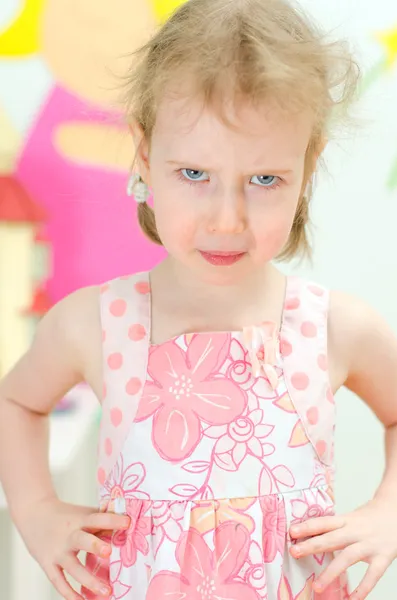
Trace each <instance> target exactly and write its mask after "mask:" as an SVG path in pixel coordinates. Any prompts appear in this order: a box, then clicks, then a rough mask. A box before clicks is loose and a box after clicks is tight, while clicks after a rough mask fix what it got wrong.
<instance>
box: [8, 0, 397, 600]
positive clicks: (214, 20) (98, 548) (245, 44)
mask: <svg viewBox="0 0 397 600" xmlns="http://www.w3.org/2000/svg"><path fill="white" fill-rule="evenodd" d="M356 79H357V78H356V70H355V68H354V66H353V63H352V61H351V59H350V58H349V57H348V56H346V55H345V54H343V52H341V51H340V47H339V46H337V45H335V44H326V43H325V42H324V41H323V39H322V38H321V35H320V33H319V32H318V31H317V30H316V29H315V28H314V26H312V25H310V23H309V22H308V20H307V19H306V18H305V17H303V16H302V15H300V13H299V12H298V11H297V10H296V9H294V8H292V7H291V6H290V5H289V4H288V3H287V2H286V1H285V0H267V1H266V2H264V1H263V0H190V2H188V3H187V4H185V5H183V6H182V7H181V8H180V9H179V10H178V11H177V12H176V13H175V14H174V15H173V16H172V17H171V18H170V19H169V21H168V22H167V23H166V24H165V25H164V26H163V27H162V29H161V30H160V31H159V32H158V33H157V35H156V36H155V37H154V38H153V39H152V40H151V41H150V42H149V43H148V45H147V46H146V47H145V48H144V49H143V50H142V51H141V53H140V60H139V61H137V62H136V63H135V64H134V69H133V70H132V72H131V75H130V87H129V90H128V93H129V99H130V103H129V110H130V115H131V129H132V133H133V137H134V142H135V145H136V148H137V162H136V167H137V171H139V176H137V175H134V176H133V177H132V179H131V181H130V184H129V189H130V191H132V192H133V193H134V195H135V198H136V200H137V201H138V203H139V207H138V214H139V220H140V223H141V225H142V227H143V229H144V231H145V232H146V233H147V235H148V236H149V237H150V238H151V239H152V240H153V241H154V242H156V243H162V244H163V245H164V247H165V248H166V249H167V251H168V254H169V256H168V257H167V258H166V260H164V262H162V263H161V264H159V265H158V266H157V267H156V268H155V269H154V270H153V271H152V272H150V273H139V274H133V275H127V276H125V277H121V278H119V279H117V280H114V281H111V282H110V283H107V284H105V285H103V286H102V287H101V288H100V289H99V288H96V287H92V288H89V289H82V290H80V291H78V292H77V293H74V294H72V295H71V296H69V297H67V298H65V299H64V300H63V301H61V302H60V303H59V304H58V305H57V306H55V308H54V309H53V310H52V311H51V312H50V313H49V314H48V316H46V318H45V319H43V321H42V323H41V325H40V327H39V328H38V331H37V335H36V339H35V341H34V344H33V346H32V348H31V349H30V350H29V352H28V353H27V354H26V355H25V356H24V357H23V358H22V359H21V361H20V362H19V364H18V365H17V366H16V367H15V368H14V370H13V371H12V372H11V373H10V374H9V375H8V376H7V377H6V379H5V380H4V381H3V382H2V385H1V389H0V395H1V403H0V410H1V414H0V444H1V445H0V472H1V479H2V482H3V485H4V488H5V491H6V494H7V497H8V500H9V504H10V509H11V513H12V516H13V518H14V520H15V523H16V525H17V526H18V528H19V530H20V532H21V534H22V536H23V537H24V539H25V541H26V544H27V546H28V548H29V550H30V552H31V553H32V555H33V556H34V557H35V558H36V560H37V561H38V562H39V563H40V564H41V565H42V567H43V569H44V570H45V572H46V573H47V575H48V577H49V578H50V579H51V581H52V582H53V584H54V586H55V587H56V589H57V590H58V592H59V593H60V594H61V596H62V597H63V598H65V599H66V600H77V599H80V598H81V597H82V596H83V597H86V598H91V599H92V598H100V597H111V598H112V599H113V600H118V599H121V598H123V599H125V600H144V599H145V600H183V599H185V600H221V599H222V600H226V599H227V600H307V599H309V598H325V599H327V600H334V599H337V600H343V599H346V598H348V597H350V596H349V592H348V589H347V583H346V578H345V574H346V570H347V569H348V568H349V567H350V566H351V565H353V564H355V563H357V562H359V561H365V562H367V563H368V565H369V567H368V571H367V573H366V575H365V577H364V579H363V581H362V582H361V583H360V585H359V586H358V588H357V590H356V591H355V592H354V593H353V595H352V597H354V598H355V599H356V600H362V599H364V598H366V597H368V595H369V594H370V592H371V591H372V589H373V588H374V586H375V585H376V583H377V582H378V580H379V579H380V577H381V576H382V575H383V573H384V572H385V570H386V569H387V568H388V566H389V565H390V564H391V562H392V561H393V560H394V559H395V557H396V556H397V536H396V531H397V516H396V512H395V509H394V508H393V507H394V505H395V502H396V500H397V484H396V476H397V401H395V399H394V392H395V389H396V387H397V369H396V365H397V342H396V340H395V339H394V337H393V336H392V334H391V332H390V330H389V328H388V327H387V325H386V324H384V323H383V321H382V320H381V319H380V317H379V316H378V315H377V314H375V313H374V312H373V311H372V310H371V309H370V308H368V307H367V306H366V305H365V304H363V303H362V302H360V301H358V300H355V299H353V298H350V297H349V296H346V295H344V294H342V293H339V292H331V293H329V292H328V291H327V290H326V289H324V288H323V287H321V286H319V285H314V284H312V283H309V282H306V281H302V280H301V279H299V278H296V277H288V278H286V277H284V275H282V273H281V272H280V271H278V270H277V269H276V268H275V267H274V266H273V265H272V260H273V259H275V258H280V257H284V258H290V257H293V256H295V255H297V254H298V253H300V252H302V251H305V250H307V249H308V242H307V238H306V225H307V222H308V204H309V200H310V190H311V182H312V179H313V175H314V172H315V169H316V163H317V161H318V159H319V157H320V155H321V153H322V151H323V149H324V146H325V140H326V139H327V137H328V136H329V125H330V121H331V119H332V118H333V116H334V112H335V107H338V108H340V107H343V106H344V105H345V104H346V103H347V101H348V100H349V99H350V97H351V92H352V91H353V90H354V87H355V83H356ZM338 90H339V92H338V95H336V92H337V91H338ZM340 92H341V93H340ZM148 188H151V190H152V191H153V198H154V201H153V202H154V210H153V209H152V208H151V207H149V205H148V203H147V199H148ZM83 380H85V381H86V382H88V383H89V384H90V385H91V386H92V388H93V389H94V390H95V392H96V394H97V395H98V398H99V399H100V401H101V402H102V409H103V412H102V415H103V416H102V427H101V435H100V444H99V467H98V480H99V484H100V504H99V506H100V509H99V510H93V509H89V508H84V507H79V506H72V505H69V504H66V503H63V502H61V500H59V499H58V498H57V496H56V494H55V492H54V488H53V484H52V482H51V478H50V474H49V468H48V462H47V437H46V426H47V417H48V414H49V413H50V411H51V409H52V408H53V406H54V405H55V403H56V401H57V400H58V398H59V397H60V396H62V394H64V392H66V390H68V389H69V388H71V387H72V386H74V385H75V384H77V383H79V382H80V381H83ZM343 385H345V386H347V387H348V388H349V389H351V390H352V391H354V392H356V393H357V394H358V395H359V396H361V397H362V398H363V400H364V401H365V402H367V403H368V405H369V406H370V407H371V409H372V410H373V411H374V412H375V414H376V415H377V416H378V418H379V419H380V420H381V421H382V423H383V424H384V426H385V430H386V449H387V466H386V471H385V475H384V478H383V481H382V483H381V485H380V487H379V489H378V490H377V493H376V496H375V498H374V499H373V500H372V501H371V502H370V503H369V504H367V505H365V506H363V507H361V508H359V509H358V510H357V511H355V512H352V513H351V514H348V515H344V516H340V517H337V516H334V499H333V492H332V489H333V479H334V467H333V461H334V458H333V455H334V444H333V434H334V426H335V414H334V408H335V405H334V394H335V392H336V391H337V390H338V389H339V388H340V387H341V386H343ZM79 551H85V552H87V553H88V559H87V564H86V566H83V565H82V564H81V562H80V561H79V560H78V558H77V554H78V552H79ZM336 552H337V554H335V553H336ZM66 575H70V576H72V577H73V578H74V579H75V580H76V581H77V582H78V583H80V584H81V585H82V592H81V595H80V594H78V593H77V592H75V591H73V589H72V587H71V586H70V585H69V583H68V582H67V578H66Z"/></svg>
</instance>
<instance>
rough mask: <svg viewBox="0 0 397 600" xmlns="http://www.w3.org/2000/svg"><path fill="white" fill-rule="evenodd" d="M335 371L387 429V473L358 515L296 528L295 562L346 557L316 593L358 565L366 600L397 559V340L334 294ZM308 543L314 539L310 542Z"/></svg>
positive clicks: (359, 595)
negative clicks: (362, 569)
mask: <svg viewBox="0 0 397 600" xmlns="http://www.w3.org/2000/svg"><path fill="white" fill-rule="evenodd" d="M328 348H329V365H330V378H331V384H332V387H333V389H334V391H336V390H337V389H338V388H339V387H340V386H341V385H345V386H346V387H347V388H349V389H350V390H351V391H352V392H354V393H356V394H357V395H358V396H360V398H362V400H364V402H366V404H367V405H368V406H369V407H370V408H371V410H372V411H373V412H374V413H375V415H376V416H377V418H378V419H379V420H380V421H381V423H382V424H383V425H384V427H385V437H386V470H385V473H384V477H383V480H382V483H381V485H380V486H379V488H378V490H377V493H376V494H375V497H374V499H373V500H372V501H371V502H369V503H368V504H366V505H364V506H361V507H360V508H358V509H357V510H355V511H354V512H352V513H349V514H346V515H341V516H335V517H322V518H319V519H311V520H309V521H307V522H305V523H302V524H300V525H298V526H293V527H292V528H291V532H290V533H291V536H292V537H293V538H296V539H297V540H298V541H299V543H298V544H297V545H295V546H293V548H292V549H291V553H292V554H293V555H294V556H295V557H299V558H303V557H305V556H307V555H309V554H319V553H323V552H336V551H340V552H339V553H338V554H337V555H336V556H335V558H334V559H333V560H332V561H331V563H330V564H329V566H328V567H327V568H326V569H325V571H324V572H323V573H322V574H321V575H320V577H319V578H318V580H317V581H316V582H315V584H314V588H315V590H316V592H318V593H321V592H323V591H325V590H326V589H327V588H328V587H329V586H330V584H331V583H332V582H333V581H334V580H335V579H336V578H337V577H339V576H340V575H341V574H342V573H343V572H345V571H346V570H347V569H348V568H349V567H351V566H352V565H354V564H356V563H358V562H360V561H364V562H366V563H368V565H369V566H368V570H367V572H366V574H365V576H364V578H363V580H362V581H361V583H360V584H359V586H358V587H357V589H356V590H354V593H353V595H352V596H350V597H354V598H355V599H356V600H364V598H367V597H368V594H370V592H371V591H372V590H373V588H374V587H375V585H376V584H377V582H378V581H379V579H380V578H381V577H382V576H383V574H384V573H385V571H386V569H387V568H388V567H389V566H390V564H391V563H392V562H393V561H394V560H395V558H397V511H396V500H397V339H396V337H395V335H394V334H393V332H392V330H391V329H390V327H389V326H388V325H387V323H386V322H385V321H384V319H382V318H381V317H380V316H379V315H378V314H377V313H376V312H375V311H374V310H373V309H372V308H370V307H368V306H367V305H366V304H364V303H363V302H361V301H359V300H357V299H355V298H352V297H350V296H347V295H345V294H341V293H336V292H334V293H332V294H331V305H330V315H329V343H328ZM304 538H309V539H308V540H307V541H304Z"/></svg>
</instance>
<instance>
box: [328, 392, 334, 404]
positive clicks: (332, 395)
mask: <svg viewBox="0 0 397 600" xmlns="http://www.w3.org/2000/svg"><path fill="white" fill-rule="evenodd" d="M327 400H328V402H331V404H335V398H334V394H333V392H332V390H331V388H328V391H327Z"/></svg>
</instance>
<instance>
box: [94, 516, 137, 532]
mask: <svg viewBox="0 0 397 600" xmlns="http://www.w3.org/2000/svg"><path fill="white" fill-rule="evenodd" d="M129 525H130V519H129V517H127V516H126V515H115V514H114V513H92V514H91V515H88V516H87V517H86V518H85V519H84V523H83V527H82V529H85V530H86V531H93V532H95V531H102V530H107V531H115V530H117V529H127V528H128V527H129Z"/></svg>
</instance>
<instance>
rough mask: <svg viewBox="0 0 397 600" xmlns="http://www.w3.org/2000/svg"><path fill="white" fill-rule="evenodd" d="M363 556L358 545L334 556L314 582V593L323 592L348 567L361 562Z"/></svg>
mask: <svg viewBox="0 0 397 600" xmlns="http://www.w3.org/2000/svg"><path fill="white" fill-rule="evenodd" d="M364 556H365V553H364V551H363V549H362V547H361V546H360V545H359V544H354V545H353V546H349V547H348V548H345V550H343V551H342V552H341V553H340V554H338V555H337V556H335V558H334V559H333V561H332V562H331V563H330V564H329V565H328V567H327V568H326V569H325V571H323V573H321V575H320V576H319V577H318V579H317V580H316V581H315V582H314V584H313V589H314V591H316V592H318V593H322V592H324V591H325V590H326V589H327V587H329V586H330V585H331V583H332V582H333V581H334V580H335V579H337V578H338V577H340V575H342V573H345V571H347V569H348V568H349V567H351V566H352V565H355V564H356V563H358V562H359V561H360V560H362V559H363V558H364Z"/></svg>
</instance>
